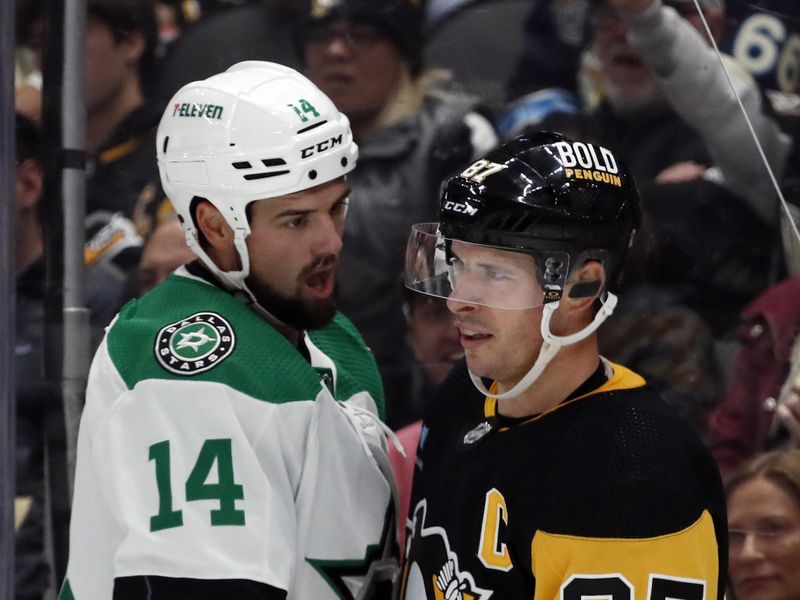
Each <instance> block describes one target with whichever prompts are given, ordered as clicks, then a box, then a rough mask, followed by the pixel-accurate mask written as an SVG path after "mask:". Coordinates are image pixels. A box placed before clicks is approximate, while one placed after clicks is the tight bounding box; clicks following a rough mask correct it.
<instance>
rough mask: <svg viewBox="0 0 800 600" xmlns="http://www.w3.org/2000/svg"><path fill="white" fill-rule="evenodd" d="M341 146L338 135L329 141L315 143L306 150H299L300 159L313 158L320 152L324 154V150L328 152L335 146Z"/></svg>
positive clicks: (340, 135) (340, 136)
mask: <svg viewBox="0 0 800 600" xmlns="http://www.w3.org/2000/svg"><path fill="white" fill-rule="evenodd" d="M341 145H342V134H341V133H340V134H339V135H337V136H336V137H332V138H331V139H329V140H323V141H321V142H317V143H316V144H314V145H313V146H309V147H308V148H303V149H302V150H300V158H309V157H311V156H314V155H315V154H319V153H320V152H325V150H330V149H331V148H333V147H335V146H341Z"/></svg>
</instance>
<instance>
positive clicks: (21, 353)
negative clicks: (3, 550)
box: [14, 114, 57, 600]
mask: <svg viewBox="0 0 800 600" xmlns="http://www.w3.org/2000/svg"><path fill="white" fill-rule="evenodd" d="M16 137H17V155H16V206H17V210H16V220H15V230H14V242H15V270H16V276H17V286H16V288H17V305H16V338H15V346H14V349H15V359H16V369H15V379H16V403H17V423H16V467H15V468H16V493H15V501H14V507H15V521H14V523H15V528H16V529H17V538H16V564H15V568H16V572H15V579H16V590H17V592H16V598H17V600H29V599H30V600H33V599H41V597H42V593H43V592H44V590H45V589H46V588H47V586H48V580H47V565H46V562H45V558H44V520H43V514H42V502H43V498H44V492H43V490H44V487H43V486H44V484H43V482H44V469H43V465H44V456H43V450H42V449H43V447H44V446H43V443H44V442H43V422H44V413H45V411H46V409H47V405H48V404H49V403H50V402H52V401H56V400H57V397H56V395H55V394H52V393H50V392H49V389H48V388H47V386H46V385H45V384H43V381H42V379H43V378H42V375H43V372H42V370H43V364H42V351H43V348H42V337H43V333H44V261H43V260H42V256H43V252H44V239H43V236H42V228H41V225H40V222H39V200H40V198H41V195H42V185H43V180H44V173H43V168H42V163H41V147H40V139H39V132H38V130H37V128H36V126H35V125H34V123H33V122H32V121H31V120H29V119H28V118H27V117H23V116H22V115H19V114H18V115H17V117H16Z"/></svg>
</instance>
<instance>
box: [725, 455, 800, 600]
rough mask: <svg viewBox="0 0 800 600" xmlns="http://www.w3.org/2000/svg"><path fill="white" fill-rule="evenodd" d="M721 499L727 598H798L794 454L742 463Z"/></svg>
mask: <svg viewBox="0 0 800 600" xmlns="http://www.w3.org/2000/svg"><path fill="white" fill-rule="evenodd" d="M727 498H728V542H729V560H728V565H729V569H728V577H729V594H730V598H731V599H732V600H798V599H800V569H798V565H800V450H791V451H784V452H781V451H778V452H770V453H767V454H762V455H759V456H757V457H755V458H753V459H752V460H750V461H748V462H747V463H746V464H745V465H743V466H742V467H741V468H740V469H739V470H737V471H736V473H735V474H734V475H733V476H732V477H731V479H730V480H729V481H728V485H727Z"/></svg>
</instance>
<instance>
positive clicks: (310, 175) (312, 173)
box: [308, 169, 317, 179]
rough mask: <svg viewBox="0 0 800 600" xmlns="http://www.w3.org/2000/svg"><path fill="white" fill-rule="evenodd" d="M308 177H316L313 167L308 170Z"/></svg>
mask: <svg viewBox="0 0 800 600" xmlns="http://www.w3.org/2000/svg"><path fill="white" fill-rule="evenodd" d="M308 178H309V179H316V178H317V172H316V171H315V170H314V169H311V170H310V171H309V172H308Z"/></svg>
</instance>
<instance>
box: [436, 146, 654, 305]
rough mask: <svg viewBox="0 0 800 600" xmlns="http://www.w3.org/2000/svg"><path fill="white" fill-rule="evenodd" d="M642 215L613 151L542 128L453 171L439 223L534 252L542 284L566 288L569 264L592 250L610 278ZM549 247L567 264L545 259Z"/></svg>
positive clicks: (457, 235)
mask: <svg viewBox="0 0 800 600" xmlns="http://www.w3.org/2000/svg"><path fill="white" fill-rule="evenodd" d="M640 222H641V211H640V207H639V193H638V191H637V188H636V184H635V183H634V180H633V177H632V176H631V174H630V173H629V172H628V170H627V169H626V168H625V166H624V165H623V164H622V162H621V161H620V160H619V159H618V158H617V157H616V156H615V155H614V154H613V153H612V152H611V151H609V150H607V149H606V148H603V147H601V146H597V145H594V144H590V143H585V142H576V141H573V140H570V139H567V138H566V137H564V136H563V135H561V134H559V133H554V132H547V131H541V132H539V133H536V134H532V135H531V134H526V135H523V136H519V137H516V138H514V139H512V140H510V141H509V142H506V143H505V144H502V145H501V146H499V147H498V148H496V149H495V150H493V151H491V152H489V153H488V154H487V155H486V156H485V157H484V158H482V159H481V160H478V161H477V162H475V163H473V164H472V165H471V166H470V167H469V168H467V169H465V170H464V171H463V172H462V173H461V174H459V175H458V176H455V177H451V178H450V179H449V180H448V181H447V183H446V185H445V188H444V191H443V194H442V197H441V206H440V224H439V230H440V233H441V234H442V235H443V236H445V237H446V238H451V239H455V240H462V241H466V242H471V243H475V244H482V245H487V246H493V247H497V248H505V249H509V250H517V251H521V252H525V253H528V254H532V255H534V257H536V258H537V261H536V262H537V266H538V268H539V270H540V273H539V277H540V283H541V284H542V286H543V287H544V288H545V289H548V288H549V289H555V288H560V289H563V286H564V284H565V283H566V279H567V277H568V276H569V272H570V271H571V269H573V268H574V267H575V266H578V265H580V264H582V263H583V262H584V261H585V260H586V259H589V258H594V259H598V260H600V261H602V262H603V264H604V267H605V270H606V287H608V286H609V285H613V283H614V282H615V280H616V278H617V277H618V276H619V272H620V269H621V266H622V264H623V262H624V259H625V256H626V254H627V252H628V249H629V248H630V246H631V244H632V242H633V237H634V234H635V232H636V230H637V229H638V228H639V226H640ZM551 252H556V253H559V252H560V253H565V254H566V255H568V257H569V265H563V264H558V263H559V261H553V260H551V261H548V260H547V255H548V253H551ZM548 263H549V264H548ZM552 299H555V298H552Z"/></svg>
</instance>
